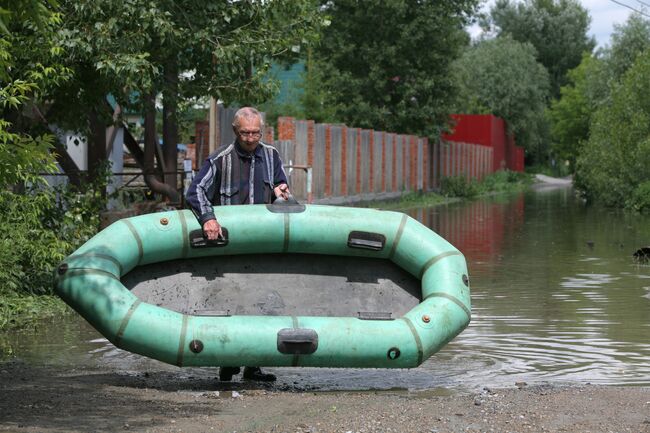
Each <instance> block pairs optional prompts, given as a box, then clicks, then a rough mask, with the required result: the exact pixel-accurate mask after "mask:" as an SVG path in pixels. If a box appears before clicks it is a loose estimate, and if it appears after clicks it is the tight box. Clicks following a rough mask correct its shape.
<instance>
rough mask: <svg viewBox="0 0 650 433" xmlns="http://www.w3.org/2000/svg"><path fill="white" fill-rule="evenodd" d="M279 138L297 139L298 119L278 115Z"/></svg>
mask: <svg viewBox="0 0 650 433" xmlns="http://www.w3.org/2000/svg"><path fill="white" fill-rule="evenodd" d="M278 140H291V141H295V140H296V121H295V119H294V118H293V117H278Z"/></svg>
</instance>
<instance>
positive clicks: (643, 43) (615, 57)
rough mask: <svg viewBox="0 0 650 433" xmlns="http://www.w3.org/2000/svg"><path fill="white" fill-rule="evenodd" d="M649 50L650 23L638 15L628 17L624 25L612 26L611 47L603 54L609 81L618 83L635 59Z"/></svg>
mask: <svg viewBox="0 0 650 433" xmlns="http://www.w3.org/2000/svg"><path fill="white" fill-rule="evenodd" d="M648 48H650V21H649V20H648V19H646V18H644V17H643V16H642V15H640V14H638V13H633V14H631V15H630V16H629V18H628V19H627V21H625V23H624V24H622V25H620V24H614V31H613V32H612V36H611V46H609V47H608V48H607V49H606V50H605V51H604V53H603V58H604V59H605V62H606V64H607V70H608V73H609V77H608V78H609V79H610V80H611V81H613V82H618V81H619V80H620V78H621V77H622V76H623V75H624V74H625V72H626V71H627V70H628V69H629V68H630V67H631V66H632V65H633V64H634V62H635V61H636V59H637V57H638V56H639V55H640V54H641V53H643V52H644V51H646V50H647V49H648Z"/></svg>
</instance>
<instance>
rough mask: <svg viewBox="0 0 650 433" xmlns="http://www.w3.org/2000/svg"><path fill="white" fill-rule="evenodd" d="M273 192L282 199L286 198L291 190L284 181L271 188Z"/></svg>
mask: <svg viewBox="0 0 650 433" xmlns="http://www.w3.org/2000/svg"><path fill="white" fill-rule="evenodd" d="M273 192H275V196H276V197H277V198H283V199H284V200H288V199H289V194H291V191H289V186H287V184H286V183H283V184H281V185H278V186H276V187H275V188H273Z"/></svg>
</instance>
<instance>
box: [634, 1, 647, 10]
mask: <svg viewBox="0 0 650 433" xmlns="http://www.w3.org/2000/svg"><path fill="white" fill-rule="evenodd" d="M636 2H637V3H641V4H642V5H643V6H647V7H649V8H650V4H648V3H645V2H642V1H641V0H636Z"/></svg>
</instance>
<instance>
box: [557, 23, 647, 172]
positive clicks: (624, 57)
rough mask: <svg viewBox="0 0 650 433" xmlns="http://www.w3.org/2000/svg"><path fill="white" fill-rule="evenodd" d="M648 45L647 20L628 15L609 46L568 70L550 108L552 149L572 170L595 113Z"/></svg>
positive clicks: (587, 136)
mask: <svg viewBox="0 0 650 433" xmlns="http://www.w3.org/2000/svg"><path fill="white" fill-rule="evenodd" d="M648 48H650V21H648V20H646V19H644V18H643V17H642V16H641V15H639V14H633V15H631V16H630V17H629V18H628V20H627V21H626V22H625V24H623V25H616V26H615V28H614V33H613V34H612V37H611V45H610V46H608V47H606V48H605V49H603V50H600V51H599V53H598V54H597V55H593V56H592V55H586V54H585V56H584V57H583V60H582V63H580V65H579V66H578V67H577V68H575V69H573V70H571V71H569V73H568V75H567V76H568V81H569V82H568V84H567V85H566V86H563V87H562V88H561V90H560V99H559V100H556V101H553V102H552V104H551V107H550V110H549V117H550V120H551V134H552V138H553V144H552V146H553V152H554V154H555V155H556V156H557V157H558V158H561V159H564V160H568V161H569V162H570V165H571V168H572V170H574V169H575V161H576V158H577V157H578V154H579V153H580V148H581V146H582V143H584V142H586V141H587V140H588V139H589V134H590V130H591V122H592V118H593V115H594V113H595V112H596V111H597V110H598V109H599V108H600V107H602V106H603V105H604V104H606V103H608V101H609V99H610V93H611V92H612V91H613V89H615V88H616V87H617V86H618V85H619V84H620V80H621V77H622V76H623V75H624V74H625V72H626V71H627V70H628V69H629V68H630V67H631V66H632V65H633V64H634V62H635V60H636V59H637V57H638V56H639V55H640V54H641V53H643V52H644V51H645V50H647V49H648Z"/></svg>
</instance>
